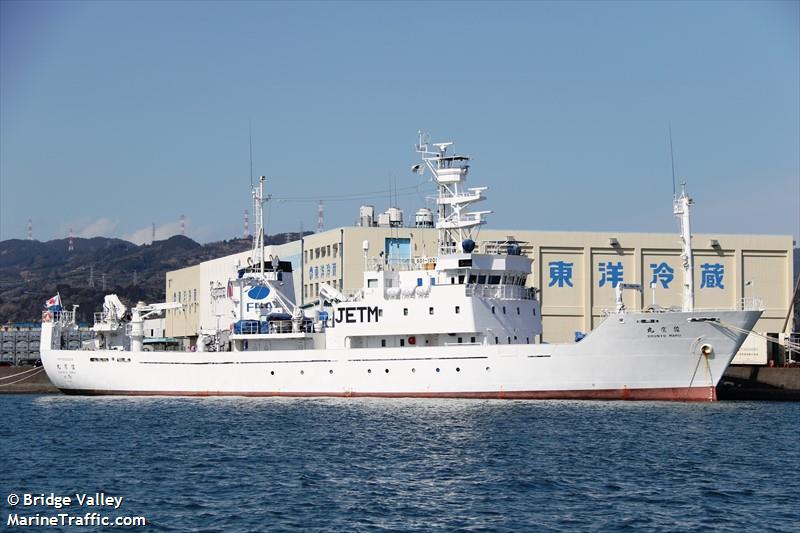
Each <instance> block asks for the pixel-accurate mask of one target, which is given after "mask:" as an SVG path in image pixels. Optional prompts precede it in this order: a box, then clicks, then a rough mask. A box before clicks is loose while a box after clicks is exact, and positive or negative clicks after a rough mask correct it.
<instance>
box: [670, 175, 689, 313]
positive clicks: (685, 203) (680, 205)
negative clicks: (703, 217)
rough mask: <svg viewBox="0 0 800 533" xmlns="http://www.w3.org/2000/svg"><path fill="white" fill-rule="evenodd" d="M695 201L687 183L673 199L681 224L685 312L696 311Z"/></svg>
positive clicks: (675, 212)
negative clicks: (693, 234) (688, 190)
mask: <svg viewBox="0 0 800 533" xmlns="http://www.w3.org/2000/svg"><path fill="white" fill-rule="evenodd" d="M693 205H694V200H692V199H691V198H689V195H688V194H686V183H681V194H680V196H675V197H673V202H672V212H673V213H674V214H675V216H676V217H678V220H680V223H681V243H682V244H683V249H682V250H681V260H682V264H683V305H682V309H683V311H684V312H692V311H694V274H693V273H694V259H693V258H692V229H691V224H690V220H689V219H690V211H691V207H692V206H693Z"/></svg>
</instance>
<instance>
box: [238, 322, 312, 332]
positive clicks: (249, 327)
mask: <svg viewBox="0 0 800 533" xmlns="http://www.w3.org/2000/svg"><path fill="white" fill-rule="evenodd" d="M264 324H265V323H264V322H257V321H255V320H254V321H252V322H250V321H248V322H244V323H242V324H240V325H238V326H237V328H238V331H236V334H237V335H259V334H272V333H294V332H295V331H294V327H293V325H292V321H291V320H269V321H267V322H266V324H267V325H266V326H264ZM300 333H314V324H313V323H312V322H304V323H303V325H302V326H301V327H300Z"/></svg>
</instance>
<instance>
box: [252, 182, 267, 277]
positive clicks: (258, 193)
mask: <svg viewBox="0 0 800 533" xmlns="http://www.w3.org/2000/svg"><path fill="white" fill-rule="evenodd" d="M266 181H267V177H266V176H261V177H260V178H258V187H253V191H252V192H253V208H254V209H253V211H254V213H255V216H256V231H255V232H254V233H253V254H252V255H253V261H257V262H258V272H259V273H260V274H262V276H263V274H264V202H266V201H267V200H269V199H270V197H271V195H267V196H264V182H266Z"/></svg>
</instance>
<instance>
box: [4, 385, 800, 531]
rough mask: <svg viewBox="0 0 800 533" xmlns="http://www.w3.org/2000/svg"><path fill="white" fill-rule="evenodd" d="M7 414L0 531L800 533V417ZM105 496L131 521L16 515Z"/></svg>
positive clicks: (20, 408) (516, 404)
mask: <svg viewBox="0 0 800 533" xmlns="http://www.w3.org/2000/svg"><path fill="white" fill-rule="evenodd" d="M0 413H2V427H0V444H2V450H3V451H2V453H3V459H2V463H0V464H1V465H2V466H0V489H2V491H3V494H2V505H3V517H2V520H3V524H2V526H0V529H9V528H8V527H7V520H8V516H9V513H17V514H18V516H23V515H25V516H31V515H36V514H39V515H41V516H54V515H57V514H58V513H59V512H62V513H64V512H66V513H69V514H72V515H81V516H82V515H85V514H86V513H87V512H92V511H96V510H99V511H100V512H101V514H104V515H108V516H111V517H116V516H144V517H146V518H147V520H148V526H147V527H146V528H137V529H136V530H140V531H144V530H147V531H231V532H235V531H287V530H288V531H448V532H449V531H538V530H554V531H586V530H616V529H644V530H662V529H670V530H687V529H716V530H729V531H741V530H767V529H769V530H774V531H798V530H800V503H798V502H800V459H798V452H799V451H800V404H797V403H795V404H791V403H736V402H731V403H725V402H721V403H715V404H680V403H677V404H672V403H658V402H652V403H650V402H642V403H636V402H631V403H627V402H562V401H536V402H524V401H472V400H380V399H357V400H354V399H349V400H348V399H335V400H333V399H331V400H328V399H308V400H306V399H236V398H234V399H231V398H219V399H213V398H211V399H172V398H145V399H141V398H135V399H133V398H75V397H66V396H58V395H52V396H50V395H48V396H4V397H0ZM96 492H105V493H106V494H108V495H113V496H122V497H124V501H123V504H122V506H121V507H120V509H118V510H114V509H110V510H108V509H101V508H89V507H85V506H84V507H81V506H78V505H77V504H76V503H74V500H73V505H72V507H69V508H67V507H65V508H63V509H61V510H60V511H59V510H57V509H53V508H52V507H47V506H40V505H39V506H28V507H25V506H23V505H21V504H18V505H16V506H14V507H11V506H9V504H8V503H7V499H8V495H9V494H12V493H14V494H17V495H19V496H23V495H24V494H25V493H29V494H37V495H38V494H42V493H43V494H45V495H49V494H50V493H54V494H55V495H62V496H67V495H72V496H73V498H74V495H75V494H76V493H90V494H94V493H96ZM10 529H11V530H14V529H15V528H13V527H12V528H10ZM19 529H20V530H23V529H24V530H26V531H34V530H35V531H38V530H42V531H94V530H97V529H98V528H97V527H90V528H75V527H64V528H61V527H48V528H35V527H34V528H19Z"/></svg>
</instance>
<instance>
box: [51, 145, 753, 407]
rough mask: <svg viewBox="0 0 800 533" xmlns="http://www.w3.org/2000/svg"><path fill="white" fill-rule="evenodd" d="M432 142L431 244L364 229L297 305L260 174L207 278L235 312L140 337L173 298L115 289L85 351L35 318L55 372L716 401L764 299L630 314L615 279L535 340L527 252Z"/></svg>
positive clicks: (90, 381)
mask: <svg viewBox="0 0 800 533" xmlns="http://www.w3.org/2000/svg"><path fill="white" fill-rule="evenodd" d="M432 146H433V147H434V148H430V147H429V143H428V141H427V139H426V138H425V136H423V135H420V142H419V144H417V146H416V149H417V152H418V153H420V154H421V157H422V163H421V164H420V165H416V166H415V167H414V168H413V170H414V171H415V172H420V173H424V172H425V171H426V170H427V171H429V173H430V175H431V179H432V181H433V182H434V183H435V184H436V185H437V188H438V196H437V197H436V204H437V215H436V227H437V228H438V230H439V239H438V251H437V254H436V255H423V256H420V257H414V258H412V259H408V260H407V259H404V258H401V259H398V258H396V257H393V256H391V255H390V254H389V255H390V256H389V257H387V256H385V255H384V254H382V253H381V254H378V256H377V257H375V256H374V255H373V254H370V250H369V246H368V243H366V242H365V246H364V262H365V272H364V280H363V286H362V287H361V288H360V289H359V290H357V291H342V290H339V289H338V288H336V287H332V286H330V285H328V284H325V283H323V284H322V285H321V286H320V291H319V294H320V298H319V305H317V306H316V307H313V308H301V307H299V306H297V305H296V304H295V301H294V288H293V285H292V276H291V270H292V266H291V263H289V262H286V261H281V260H280V258H277V257H265V254H264V245H263V235H264V228H263V220H264V216H263V206H264V201H265V200H266V199H267V196H265V195H264V183H265V179H264V178H263V177H262V178H261V180H260V181H259V184H258V187H257V189H256V190H254V199H255V207H256V226H257V228H256V232H255V235H254V247H253V253H252V258H251V260H249V261H248V264H246V265H239V267H238V268H237V269H236V271H235V272H231V275H230V277H229V279H228V281H227V285H226V286H224V287H223V286H222V285H218V286H213V287H211V290H212V291H213V292H214V294H213V295H212V296H213V297H214V298H215V299H217V300H220V301H223V300H224V301H225V302H227V303H226V304H225V305H220V308H225V309H230V310H232V314H233V316H232V317H231V318H230V319H228V318H227V317H225V318H224V319H223V318H220V324H219V326H217V327H216V328H213V329H207V330H203V331H201V332H199V333H200V335H199V338H198V343H197V351H193V352H146V351H142V346H141V344H142V343H141V335H140V331H139V330H140V329H141V322H142V320H143V318H146V315H147V313H149V312H152V311H158V310H162V309H166V308H167V307H175V306H176V304H174V303H173V304H168V305H167V304H155V305H150V306H147V305H145V304H144V303H140V304H138V305H137V306H135V307H134V308H133V309H132V320H131V321H130V322H126V321H124V320H123V317H124V315H125V309H124V306H122V304H121V302H119V300H118V299H116V297H109V298H107V305H106V307H105V308H104V313H102V314H101V315H100V316H98V317H97V319H96V322H97V323H96V326H95V330H96V331H97V332H98V335H97V338H96V340H95V341H94V342H92V343H87V344H86V345H85V346H84V347H83V348H84V349H82V350H72V351H70V350H63V349H60V348H61V345H62V343H61V339H62V338H64V335H65V334H68V332H69V330H70V329H71V328H73V327H74V320H73V313H70V312H58V313H56V314H55V316H53V315H52V314H50V315H46V316H45V322H44V324H43V328H42V343H41V345H42V362H43V364H44V367H45V369H46V371H47V373H48V375H49V376H50V379H51V380H52V381H53V383H54V384H55V385H56V386H57V387H59V388H60V389H61V390H63V391H64V392H66V393H72V394H168V395H254V396H271V395H289V396H309V395H320V396H420V397H487V398H619V399H683V400H713V399H714V397H715V392H714V387H715V386H716V384H717V382H718V381H719V379H720V377H721V376H722V373H723V372H724V370H725V368H726V367H727V366H728V364H729V363H730V360H731V358H732V357H733V355H734V354H735V353H736V351H737V350H738V348H739V346H740V345H741V343H742V342H743V340H744V338H745V336H746V332H747V331H749V330H750V328H751V327H752V326H753V324H754V323H755V322H756V321H757V320H758V317H759V316H760V314H761V311H760V310H758V309H749V307H751V306H744V307H742V308H741V309H740V310H729V311H693V310H692V309H691V308H689V309H686V305H684V310H683V311H680V312H679V311H665V310H662V309H660V308H655V307H654V308H653V309H651V311H650V312H631V311H629V310H627V309H626V308H625V306H624V305H623V303H622V302H623V299H622V290H623V289H634V290H641V289H642V287H641V285H639V284H624V286H620V287H619V288H618V290H619V292H618V297H617V301H618V305H617V307H616V308H615V309H613V310H610V311H609V312H608V316H607V318H606V320H605V321H604V322H603V323H602V324H600V326H599V327H597V328H596V329H595V330H594V331H592V332H591V333H590V334H589V335H587V336H586V337H585V338H584V339H583V340H581V341H580V342H576V343H571V344H540V343H538V342H537V339H538V338H539V337H540V335H541V333H542V319H541V308H540V304H539V301H538V299H537V291H536V290H535V289H531V288H526V287H525V280H526V277H527V276H528V274H529V273H530V272H531V264H532V260H531V259H529V258H528V257H526V256H524V255H522V254H521V253H520V250H521V247H520V243H518V242H513V241H510V242H498V241H493V242H485V243H481V242H479V241H478V240H477V230H478V228H479V227H480V226H481V225H482V224H483V223H484V222H485V215H486V214H488V213H490V211H474V210H471V206H472V205H473V204H475V203H476V202H478V201H482V200H484V199H485V191H486V190H487V189H486V188H485V187H467V186H466V177H467V173H468V170H469V165H468V162H469V158H468V157H467V156H460V155H455V154H448V149H450V148H451V147H452V143H439V144H433V145H432ZM684 199H685V201H684V202H683V203H681V207H682V208H683V209H685V215H683V216H684V217H685V219H686V223H685V225H682V228H683V229H684V235H685V236H687V237H689V229H688V205H689V204H690V200H688V197H686V196H685V193H684V194H683V195H682V197H681V199H680V200H684ZM677 202H678V199H676V214H678V213H677V211H678V207H677ZM682 214H683V213H682ZM393 216H394V218H395V219H397V218H398V217H399V216H400V215H399V214H398V213H393ZM364 217H365V218H367V217H366V214H365V216H364ZM682 220H683V219H682ZM684 242H685V243H686V246H687V247H690V244H689V243H688V240H686V239H685V240H684ZM688 249H689V251H691V249H690V248H688ZM689 257H691V255H689ZM688 279H691V263H689V265H688ZM688 291H689V293H690V292H691V282H689V288H688ZM685 301H691V300H685ZM178 305H179V304H178ZM121 306H122V307H121ZM120 313H122V314H120ZM220 317H223V315H222V314H220Z"/></svg>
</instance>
